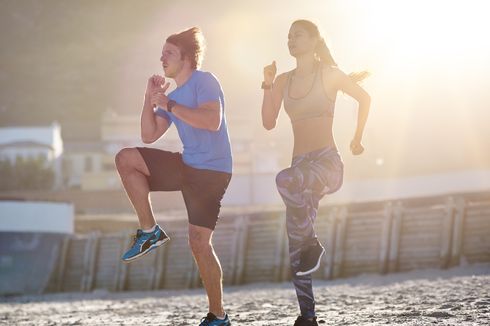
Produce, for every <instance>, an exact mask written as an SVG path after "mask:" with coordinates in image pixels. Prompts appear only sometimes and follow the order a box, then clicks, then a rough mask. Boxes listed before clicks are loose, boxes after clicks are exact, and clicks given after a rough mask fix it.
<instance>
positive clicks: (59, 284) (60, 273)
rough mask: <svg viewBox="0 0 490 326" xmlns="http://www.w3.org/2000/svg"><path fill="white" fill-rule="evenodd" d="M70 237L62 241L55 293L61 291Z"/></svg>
mask: <svg viewBox="0 0 490 326" xmlns="http://www.w3.org/2000/svg"><path fill="white" fill-rule="evenodd" d="M70 241H71V235H68V236H66V237H65V238H64V239H63V242H62V245H61V252H60V260H59V264H58V279H57V280H56V281H57V282H56V292H61V290H62V289H63V281H64V278H65V270H66V256H67V255H68V248H69V247H70Z"/></svg>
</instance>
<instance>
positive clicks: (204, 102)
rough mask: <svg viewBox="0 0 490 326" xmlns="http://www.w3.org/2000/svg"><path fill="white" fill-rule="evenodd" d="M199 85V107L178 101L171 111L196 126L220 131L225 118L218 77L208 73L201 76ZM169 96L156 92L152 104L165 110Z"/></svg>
mask: <svg viewBox="0 0 490 326" xmlns="http://www.w3.org/2000/svg"><path fill="white" fill-rule="evenodd" d="M200 78H201V79H200V80H199V84H198V86H197V104H198V107H197V108H190V107H187V106H185V105H182V104H180V103H176V104H175V105H174V106H172V108H171V110H172V111H171V112H172V114H173V115H175V116H176V117H177V118H179V119H180V120H182V121H184V122H186V123H187V124H189V125H191V126H192V127H194V128H200V129H206V130H209V131H218V130H219V129H220V126H221V120H222V118H223V108H222V105H221V99H220V96H221V95H220V94H221V87H220V85H219V83H218V81H217V80H216V78H215V77H214V76H213V75H211V74H209V73H207V74H206V75H203V76H202V77H200ZM168 102H169V98H168V97H167V96H166V95H165V94H164V93H160V92H159V93H158V94H155V96H154V97H153V98H152V104H155V105H156V106H159V107H160V108H162V109H163V110H166V111H169V110H168V108H167V105H168Z"/></svg>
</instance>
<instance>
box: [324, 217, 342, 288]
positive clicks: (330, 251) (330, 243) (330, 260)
mask: <svg viewBox="0 0 490 326" xmlns="http://www.w3.org/2000/svg"><path fill="white" fill-rule="evenodd" d="M338 214H339V209H338V207H333V208H332V209H331V210H330V212H329V214H328V221H329V224H330V226H329V227H328V229H327V232H328V233H327V243H326V246H327V248H326V252H325V268H324V270H323V275H324V278H325V279H326V280H331V279H332V278H333V266H334V257H335V251H336V248H335V233H336V228H337V221H336V219H337V215H338Z"/></svg>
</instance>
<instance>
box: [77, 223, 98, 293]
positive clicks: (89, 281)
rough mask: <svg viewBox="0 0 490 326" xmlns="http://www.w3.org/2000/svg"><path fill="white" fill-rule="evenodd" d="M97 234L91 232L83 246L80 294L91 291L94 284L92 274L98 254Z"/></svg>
mask: <svg viewBox="0 0 490 326" xmlns="http://www.w3.org/2000/svg"><path fill="white" fill-rule="evenodd" d="M98 242H99V233H98V232H92V233H90V234H89V236H88V238H87V243H86V244H85V254H84V259H83V274H82V280H81V284H80V291H81V292H88V291H90V290H91V289H92V286H93V283H94V273H95V267H96V259H97V252H98V247H99V246H98Z"/></svg>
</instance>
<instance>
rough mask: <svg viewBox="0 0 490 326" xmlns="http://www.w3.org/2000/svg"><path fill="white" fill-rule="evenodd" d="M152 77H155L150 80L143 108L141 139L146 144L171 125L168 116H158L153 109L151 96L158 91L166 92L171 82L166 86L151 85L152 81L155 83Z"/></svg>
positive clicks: (158, 136) (163, 132) (156, 138)
mask: <svg viewBox="0 0 490 326" xmlns="http://www.w3.org/2000/svg"><path fill="white" fill-rule="evenodd" d="M152 78H154V77H151V78H150V80H148V84H149V87H147V91H146V93H145V100H144V103H143V110H142V111H141V140H142V141H143V143H145V144H151V143H153V142H155V141H156V140H158V139H159V138H160V137H161V136H162V135H163V134H165V132H166V131H167V129H168V128H169V127H170V121H169V120H168V118H167V117H160V116H157V115H156V114H155V112H154V111H153V104H152V103H151V98H152V97H153V96H155V95H156V94H158V93H164V92H165V90H166V89H167V88H168V86H169V84H166V85H165V86H164V88H161V87H160V86H156V85H150V83H153V80H152Z"/></svg>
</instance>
